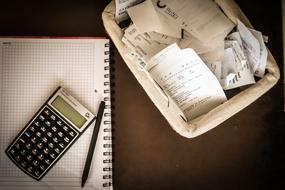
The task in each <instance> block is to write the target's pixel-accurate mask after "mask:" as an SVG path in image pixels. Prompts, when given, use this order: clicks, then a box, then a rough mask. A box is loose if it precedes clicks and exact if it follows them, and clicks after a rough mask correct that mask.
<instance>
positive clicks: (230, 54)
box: [222, 48, 238, 86]
mask: <svg viewBox="0 0 285 190" xmlns="http://www.w3.org/2000/svg"><path fill="white" fill-rule="evenodd" d="M237 72H238V70H237V65H236V62H235V54H234V50H233V48H226V49H225V52H224V61H223V63H222V81H223V84H222V85H223V86H228V85H230V84H231V82H232V81H233V79H234V78H235V76H236V73H237Z"/></svg>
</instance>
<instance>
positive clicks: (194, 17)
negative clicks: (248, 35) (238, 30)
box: [153, 0, 234, 42]
mask: <svg viewBox="0 0 285 190" xmlns="http://www.w3.org/2000/svg"><path fill="white" fill-rule="evenodd" d="M153 1H154V5H155V8H156V10H157V11H158V12H160V13H162V14H164V15H165V16H167V18H168V19H169V20H172V21H173V22H175V23H176V25H177V26H179V27H181V28H183V29H185V30H186V31H188V32H189V33H191V34H192V35H193V36H195V37H196V38H197V39H199V40H200V41H202V42H209V41H210V40H211V39H213V38H215V36H217V35H219V34H221V33H223V34H224V36H223V37H225V36H226V35H227V33H228V32H230V31H231V30H232V29H233V28H234V24H233V23H232V22H231V21H230V20H229V19H228V18H227V17H226V16H225V15H224V14H223V13H222V12H221V10H220V9H219V8H218V6H217V5H216V4H215V3H214V2H213V1H212V0H176V1H173V0H153Z"/></svg>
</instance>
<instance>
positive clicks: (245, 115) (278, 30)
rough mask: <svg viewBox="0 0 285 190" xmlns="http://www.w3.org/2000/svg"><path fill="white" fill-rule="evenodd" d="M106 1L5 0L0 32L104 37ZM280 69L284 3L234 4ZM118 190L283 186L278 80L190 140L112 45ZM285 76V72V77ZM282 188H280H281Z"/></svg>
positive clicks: (242, 1) (0, 10) (240, 0)
mask: <svg viewBox="0 0 285 190" xmlns="http://www.w3.org/2000/svg"><path fill="white" fill-rule="evenodd" d="M108 2H109V1H100V0H88V1H74V2H69V1H66V3H64V2H59V1H55V0H50V1H35V0H34V1H31V0H30V1H19V2H18V3H15V2H14V1H4V2H1V4H0V23H1V27H0V35H9V36H15V35H21V36H23V35H27V36H29V35H30V36H35V35H38V36H107V34H106V33H105V30H104V28H103V25H102V20H101V12H102V11H103V9H104V7H105V6H106V5H107V4H108ZM237 2H238V3H239V5H240V7H241V8H242V9H243V11H244V12H245V13H246V15H247V16H248V18H249V19H250V20H251V22H252V24H253V25H254V26H255V28H256V29H257V30H260V31H262V32H263V33H264V34H265V35H268V36H269V43H268V47H269V49H270V50H271V52H272V54H273V56H274V57H275V59H276V61H277V62H278V64H279V66H280V67H282V68H281V69H280V70H281V71H282V70H283V66H282V25H281V3H280V2H279V1H276V2H274V3H272V1H269V0H267V1H264V2H263V3H262V4H261V3H260V1H258V0H254V1H251V3H248V1H246V0H238V1H237ZM114 62H115V83H116V86H115V94H114V97H115V101H114V102H113V104H114V105H115V109H114V112H115V114H116V115H115V117H114V122H115V124H114V129H115V131H114V136H115V139H114V143H115V147H114V150H115V164H114V187H115V189H119V190H120V189H123V190H127V189H136V190H138V189H182V188H184V189H221V190H222V189H250V190H254V189H258V190H260V189H281V185H284V184H281V183H282V182H281V179H280V178H281V177H280V173H281V171H284V158H285V156H284V137H285V135H284V134H285V131H284V129H283V128H282V127H281V126H282V124H283V126H284V119H283V118H282V117H283V116H284V112H283V111H282V110H283V87H282V83H281V81H279V83H278V85H276V86H275V87H274V88H273V89H271V90H270V91H269V92H268V93H266V94H265V95H264V96H262V97H261V98H259V99H258V100H257V101H256V102H255V103H253V104H252V105H250V106H249V107H247V108H246V109H244V110H243V111H241V112H240V113H238V114H236V115H235V116H234V117H232V118H230V119H229V120H227V121H226V122H224V123H223V124H221V125H220V126H218V127H216V128H215V129H213V130H211V131H210V132H208V133H206V134H204V135H202V136H199V137H197V138H194V139H186V138H183V137H181V136H179V135H178V134H176V133H175V132H174V131H173V130H172V129H171V127H170V126H169V124H168V123H167V121H166V120H165V119H164V118H163V117H162V115H161V114H160V113H159V111H158V109H157V108H156V107H155V106H154V104H153V103H152V102H151V101H150V99H149V98H148V97H147V95H146V94H145V93H144V91H143V89H142V88H141V86H140V85H139V84H138V82H137V81H136V79H135V78H134V76H133V75H132V74H131V72H130V71H129V69H128V68H127V67H126V65H125V64H124V62H123V60H122V58H121V57H120V55H119V54H118V52H117V50H116V49H115V50H114ZM282 78H283V75H282ZM283 188H284V187H283Z"/></svg>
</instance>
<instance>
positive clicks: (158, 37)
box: [148, 32, 180, 45]
mask: <svg viewBox="0 0 285 190" xmlns="http://www.w3.org/2000/svg"><path fill="white" fill-rule="evenodd" d="M148 35H149V36H150V39H151V40H154V41H156V42H159V43H162V44H167V45H171V44H174V43H176V44H178V43H179V42H180V39H178V38H174V37H171V36H167V35H165V34H160V33H158V32H148Z"/></svg>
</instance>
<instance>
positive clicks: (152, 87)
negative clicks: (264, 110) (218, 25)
mask: <svg viewBox="0 0 285 190" xmlns="http://www.w3.org/2000/svg"><path fill="white" fill-rule="evenodd" d="M215 2H216V3H217V4H218V6H220V8H221V9H222V10H223V11H224V13H225V14H226V15H227V16H228V18H229V19H231V20H232V21H233V22H234V23H236V18H239V19H240V20H241V21H242V22H243V23H245V24H246V25H247V26H248V27H252V26H251V24H250V22H249V21H248V19H247V18H246V16H245V15H244V14H243V12H242V11H241V10H240V8H239V7H238V5H237V4H236V3H235V2H234V0H216V1H215ZM102 17H103V23H104V26H105V29H106V31H107V33H108V34H109V36H110V37H111V39H112V40H113V42H114V44H115V46H116V47H117V49H118V51H119V52H120V54H121V56H122V57H123V59H124V61H125V62H126V64H127V66H128V67H129V69H130V70H131V72H132V73H133V74H134V76H135V77H136V79H137V80H138V82H139V83H140V84H141V86H142V87H143V88H144V90H145V91H146V93H147V94H148V96H149V97H150V98H151V100H152V101H153V103H154V104H155V105H156V107H157V108H158V109H159V110H160V112H161V113H162V114H163V116H164V117H165V118H166V119H167V121H168V122H169V123H170V125H171V126H172V128H173V129H174V130H175V131H176V132H177V133H179V134H180V135H182V136H184V137H187V138H192V137H196V136H198V135H200V134H203V133H205V132H207V131H209V130H210V129H212V128H214V127H216V126H217V125H219V124H221V123H222V122H224V121H225V120H227V119H228V118H230V117H231V116H233V115H234V114H236V113H237V112H239V111H241V110H242V109H244V108H245V107H247V106H248V105H249V104H251V103H252V102H254V101H255V100H256V99H257V98H259V97H260V96H262V95H263V94H264V93H265V92H266V91H268V90H269V89H270V88H272V87H273V86H274V85H275V84H276V83H277V81H278V79H279V78H280V73H279V69H278V66H277V64H276V62H275V60H274V58H273V56H272V55H271V53H270V52H269V54H268V60H267V66H266V69H267V72H266V74H265V76H264V77H263V78H262V79H260V80H259V81H258V82H257V83H256V84H254V85H252V86H250V87H249V88H247V89H246V90H244V91H242V92H240V93H239V94H237V95H235V96H234V97H232V98H230V99H229V100H228V101H226V102H225V103H223V104H222V105H220V106H218V107H216V108H215V109H213V110H211V111H210V112H208V113H206V114H204V115H202V116H200V117H198V118H197V119H194V120H192V121H189V122H185V121H184V120H183V119H182V118H181V117H180V116H179V115H178V114H177V112H175V109H173V107H172V106H169V105H168V102H167V101H166V99H165V98H164V97H163V95H162V94H161V92H160V91H159V88H157V86H156V84H155V83H154V82H153V80H152V79H151V78H150V76H149V75H147V74H146V73H145V72H142V71H141V69H140V67H139V66H138V65H137V64H135V63H133V62H132V61H131V60H130V59H128V57H127V56H126V55H124V51H125V45H124V44H123V42H122V41H121V39H122V37H123V31H122V30H121V29H120V27H119V26H118V25H117V24H116V22H115V18H114V17H115V3H114V0H113V1H112V2H111V3H110V4H109V5H108V6H107V7H106V8H105V10H104V12H103V13H102Z"/></svg>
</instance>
